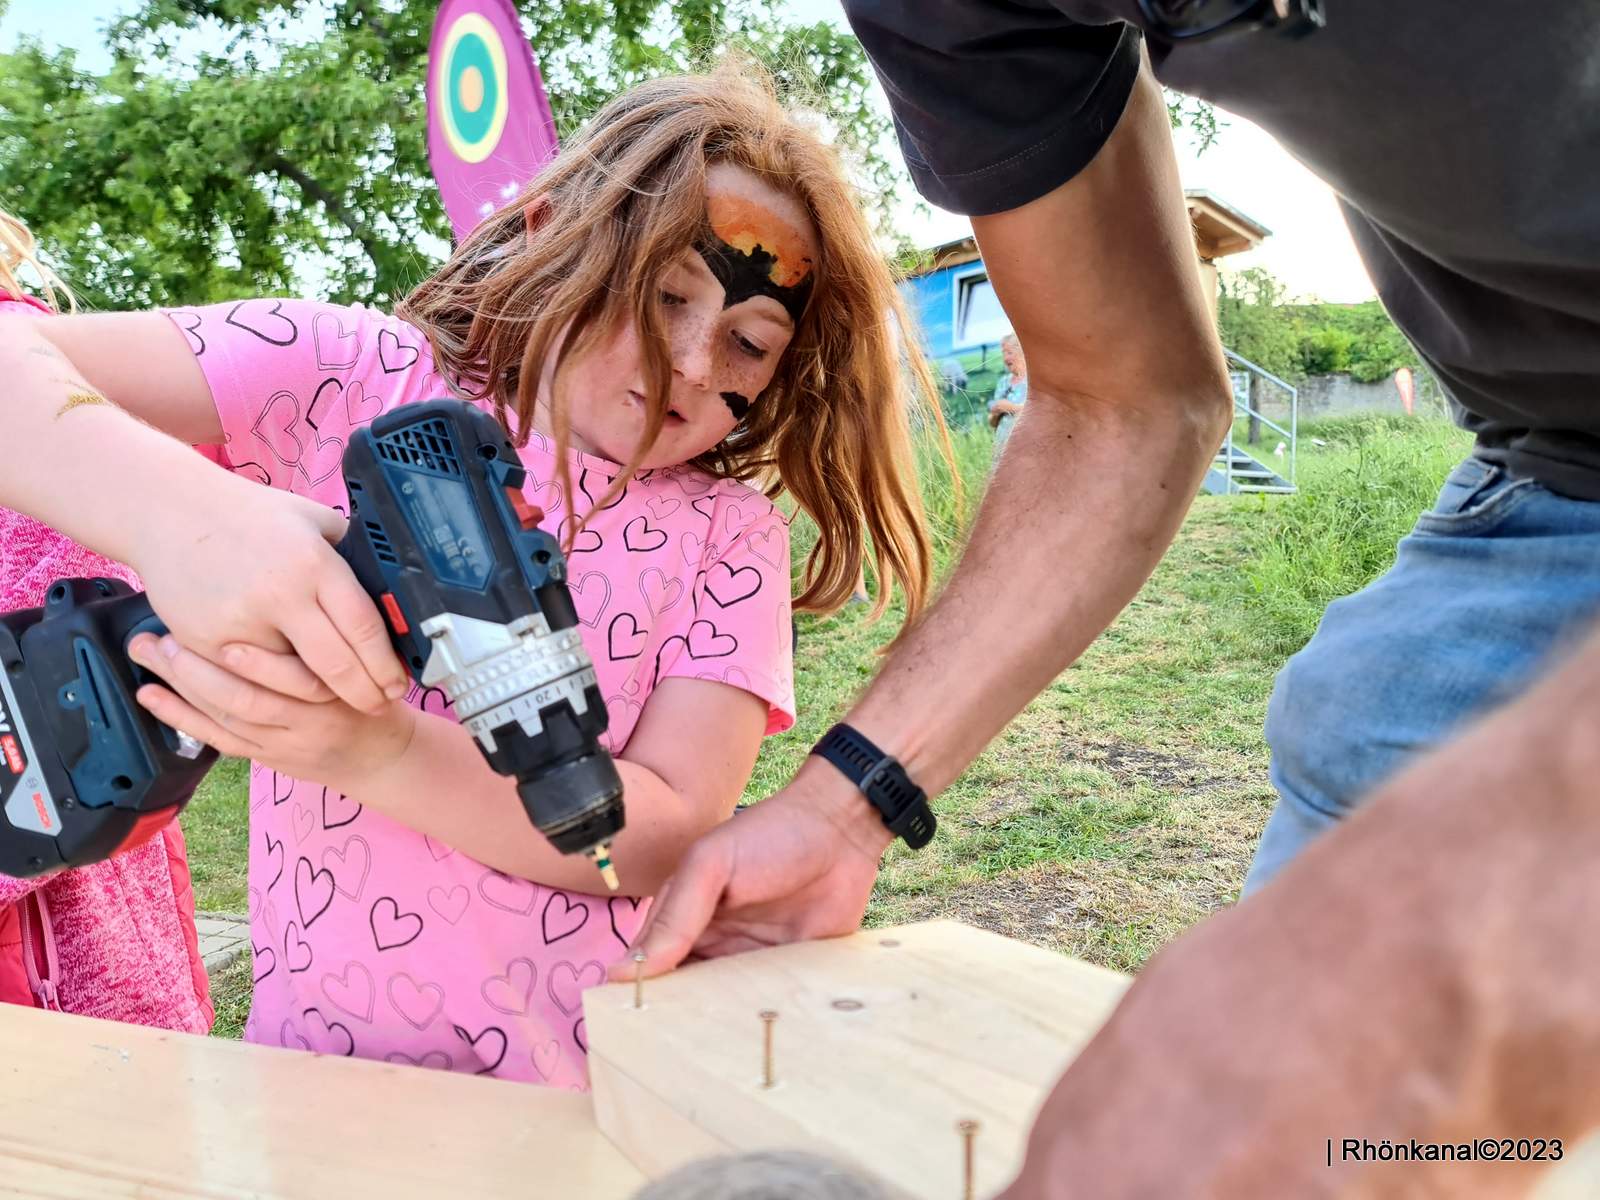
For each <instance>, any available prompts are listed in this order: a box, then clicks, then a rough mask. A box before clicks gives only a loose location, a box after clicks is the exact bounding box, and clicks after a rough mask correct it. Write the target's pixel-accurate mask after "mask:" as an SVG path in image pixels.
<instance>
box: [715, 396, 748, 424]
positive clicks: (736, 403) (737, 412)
mask: <svg viewBox="0 0 1600 1200" xmlns="http://www.w3.org/2000/svg"><path fill="white" fill-rule="evenodd" d="M722 402H723V403H724V404H726V405H727V406H728V411H729V412H731V413H732V414H733V419H734V420H735V421H742V420H744V415H745V413H747V412H749V411H750V397H748V396H741V395H740V394H739V393H738V392H723V393H722Z"/></svg>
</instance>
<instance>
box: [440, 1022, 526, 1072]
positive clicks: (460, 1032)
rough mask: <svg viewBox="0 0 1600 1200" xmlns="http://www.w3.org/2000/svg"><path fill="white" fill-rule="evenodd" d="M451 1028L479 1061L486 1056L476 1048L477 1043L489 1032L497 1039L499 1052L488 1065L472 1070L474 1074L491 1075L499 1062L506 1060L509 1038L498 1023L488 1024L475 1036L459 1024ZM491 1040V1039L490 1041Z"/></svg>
mask: <svg viewBox="0 0 1600 1200" xmlns="http://www.w3.org/2000/svg"><path fill="white" fill-rule="evenodd" d="M451 1028H452V1029H454V1030H455V1031H456V1036H457V1037H458V1038H460V1039H461V1040H462V1041H463V1042H465V1043H466V1044H467V1045H469V1046H471V1047H472V1052H473V1054H475V1055H477V1057H478V1061H479V1062H483V1060H484V1059H485V1058H486V1057H487V1056H486V1055H485V1054H484V1053H483V1052H482V1051H481V1050H479V1049H478V1043H479V1042H481V1041H483V1039H484V1038H486V1037H489V1035H490V1034H493V1035H494V1038H495V1039H498V1040H499V1043H500V1050H499V1053H497V1054H496V1055H495V1059H494V1061H493V1062H492V1063H490V1064H489V1065H488V1066H486V1067H484V1068H483V1070H481V1071H474V1072H473V1074H475V1075H493V1074H494V1073H495V1071H496V1069H498V1068H499V1066H500V1064H501V1063H503V1062H505V1060H506V1050H507V1049H508V1048H509V1047H510V1044H511V1040H510V1039H509V1038H508V1037H506V1031H505V1030H504V1029H501V1028H500V1026H498V1025H490V1026H489V1027H488V1028H486V1029H485V1030H484V1031H483V1032H482V1033H480V1034H478V1036H477V1037H473V1036H472V1035H471V1034H470V1033H468V1032H467V1031H466V1030H465V1029H463V1028H462V1027H461V1026H460V1025H452V1026H451ZM492 1040H493V1039H491V1041H492Z"/></svg>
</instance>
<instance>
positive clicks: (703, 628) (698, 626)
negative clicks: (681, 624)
mask: <svg viewBox="0 0 1600 1200" xmlns="http://www.w3.org/2000/svg"><path fill="white" fill-rule="evenodd" d="M688 645H689V657H690V658H692V659H695V660H696V661H698V660H700V659H703V658H727V657H728V655H730V654H733V653H734V652H735V651H737V650H738V649H739V639H738V638H736V637H734V636H733V634H731V633H722V632H720V631H719V630H718V629H717V627H716V626H715V625H713V624H712V623H711V622H710V621H706V620H699V621H696V622H695V623H694V624H693V625H691V626H689V639H688Z"/></svg>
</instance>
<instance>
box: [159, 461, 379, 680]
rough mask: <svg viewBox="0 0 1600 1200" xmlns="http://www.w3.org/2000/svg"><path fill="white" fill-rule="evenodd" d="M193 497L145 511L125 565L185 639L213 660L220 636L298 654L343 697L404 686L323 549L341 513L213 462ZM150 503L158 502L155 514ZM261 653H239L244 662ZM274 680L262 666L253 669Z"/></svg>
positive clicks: (339, 563) (361, 596)
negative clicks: (214, 468)
mask: <svg viewBox="0 0 1600 1200" xmlns="http://www.w3.org/2000/svg"><path fill="white" fill-rule="evenodd" d="M215 474H216V480H215V485H214V486H213V484H212V482H210V481H209V480H208V482H207V484H206V493H205V496H204V497H203V498H202V500H201V501H200V502H198V503H192V504H188V505H186V506H185V508H184V509H183V511H181V512H174V513H170V514H166V515H165V516H161V517H160V519H155V517H153V518H152V520H151V521H150V527H149V528H150V532H149V534H148V536H147V537H146V538H145V539H144V541H143V543H142V544H141V546H140V547H139V553H138V554H137V556H136V557H135V558H134V560H133V562H132V564H131V565H132V566H133V567H134V569H135V570H136V571H138V572H139V574H140V576H141V577H143V579H144V581H145V586H146V588H147V589H148V591H149V595H150V603H151V605H152V606H153V607H154V608H155V610H156V612H157V613H158V614H159V615H160V616H161V619H162V620H163V621H165V622H166V623H167V626H168V628H169V629H171V631H172V633H173V635H174V636H175V637H176V638H177V640H178V641H179V642H180V643H181V644H182V645H184V646H186V647H188V648H190V649H192V650H194V651H196V652H197V653H199V654H200V655H202V656H204V657H205V658H207V659H209V660H210V661H211V662H213V663H221V662H223V661H225V659H224V652H225V650H226V648H227V647H228V646H230V645H245V646H253V647H258V648H260V649H262V650H266V651H271V652H274V653H278V654H285V653H293V654H295V655H297V656H298V657H299V659H300V661H301V662H303V663H304V664H305V666H306V668H308V669H309V671H310V672H311V674H312V675H313V676H315V677H316V678H317V679H320V680H322V681H323V682H324V683H325V684H326V685H327V686H328V688H329V690H330V691H331V692H332V693H333V694H334V695H336V696H337V697H338V698H339V699H340V700H342V701H344V702H345V703H346V704H348V705H350V706H351V707H352V708H357V709H361V710H362V711H364V712H377V711H379V710H381V709H382V708H383V707H384V705H385V704H386V703H387V699H386V697H387V698H388V699H395V698H398V697H400V696H403V695H404V694H405V692H406V687H407V683H408V680H407V676H406V671H405V668H404V666H402V665H401V663H400V660H399V658H398V657H396V655H395V652H394V648H393V647H392V646H391V644H390V642H389V635H388V631H387V630H386V629H385V627H384V623H383V617H382V616H381V615H380V614H379V612H378V609H377V606H376V605H375V604H373V602H372V599H371V597H369V596H368V595H367V594H366V593H365V592H364V591H363V590H362V589H361V585H360V584H359V583H357V582H356V577H355V575H354V574H353V573H352V572H351V570H350V568H349V566H348V565H347V564H346V563H345V562H344V560H343V559H341V558H340V557H339V555H338V553H337V552H336V551H335V550H334V549H333V543H334V542H336V541H338V539H339V538H341V537H342V536H343V535H344V530H345V526H346V522H345V520H344V518H343V517H341V516H340V515H339V514H338V513H337V512H335V511H334V510H333V509H331V508H327V507H326V506H324V505H321V504H317V503H315V502H313V501H310V500H307V499H305V498H304V497H301V496H295V495H292V494H290V493H287V492H278V491H273V490H270V489H268V488H263V487H259V486H257V485H255V484H253V483H247V482H245V481H244V480H241V479H237V478H236V477H234V476H230V475H227V474H224V473H223V472H220V471H218V472H216V473H215ZM158 515H159V514H158ZM259 661H263V660H260V659H256V658H247V659H246V660H245V666H244V667H242V668H241V674H244V675H246V677H247V678H249V677H251V676H249V674H248V671H249V664H250V663H252V662H259ZM256 682H258V683H260V684H262V685H263V686H265V687H268V688H271V687H273V686H274V685H273V681H272V680H271V679H270V678H261V679H256Z"/></svg>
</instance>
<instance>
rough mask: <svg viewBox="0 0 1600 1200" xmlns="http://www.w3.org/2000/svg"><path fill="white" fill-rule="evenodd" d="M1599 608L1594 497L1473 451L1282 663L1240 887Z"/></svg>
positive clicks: (1503, 691) (1524, 672)
mask: <svg viewBox="0 0 1600 1200" xmlns="http://www.w3.org/2000/svg"><path fill="white" fill-rule="evenodd" d="M1597 616H1600V503H1594V502H1590V501H1583V500H1572V499H1569V498H1567V497H1564V496H1560V495H1557V494H1556V493H1554V492H1551V491H1550V490H1549V489H1547V488H1545V487H1544V486H1542V485H1541V484H1538V483H1536V482H1534V481H1533V480H1531V479H1522V478H1517V477H1514V476H1510V475H1508V474H1507V473H1506V471H1505V470H1504V468H1502V467H1498V466H1495V465H1493V464H1491V463H1487V462H1484V461H1483V460H1481V459H1478V458H1469V459H1467V460H1466V462H1464V463H1462V464H1461V465H1460V466H1458V467H1457V468H1456V469H1455V470H1454V471H1453V472H1451V474H1450V478H1449V479H1448V480H1446V481H1445V485H1444V490H1443V491H1441V492H1440V493H1439V499H1438V502H1437V503H1436V504H1435V505H1434V507H1433V508H1432V509H1430V510H1429V511H1428V512H1425V513H1423V514H1422V516H1421V517H1419V518H1418V519H1417V524H1416V528H1415V529H1413V530H1412V531H1411V533H1410V534H1408V535H1407V536H1406V537H1405V538H1404V539H1402V540H1401V542H1400V551H1399V555H1398V557H1397V558H1396V559H1395V563H1394V566H1393V567H1391V568H1390V569H1389V571H1388V572H1387V573H1386V574H1384V575H1383V576H1381V577H1380V578H1379V579H1377V580H1376V581H1374V582H1373V583H1371V584H1370V585H1368V586H1367V587H1366V588H1364V589H1363V590H1361V591H1359V592H1357V593H1355V594H1354V595H1353V596H1345V597H1343V598H1341V599H1339V600H1335V601H1334V602H1333V603H1332V604H1330V605H1329V606H1328V611H1327V612H1326V613H1325V614H1324V615H1323V618H1322V623H1321V625H1319V626H1318V628H1317V632H1316V636H1315V637H1313V638H1312V639H1311V641H1310V642H1309V643H1307V645H1306V647H1305V649H1303V650H1301V651H1300V653H1298V654H1296V655H1295V656H1294V657H1293V658H1291V659H1290V660H1289V661H1288V663H1286V664H1285V665H1284V668H1283V670H1282V671H1280V672H1279V673H1278V679H1277V683H1276V685H1275V686H1274V687H1273V691H1272V700H1271V702H1270V703H1269V704H1268V706H1267V744H1268V745H1269V746H1270V747H1271V750H1272V783H1273V786H1274V787H1275V788H1277V790H1278V806H1277V808H1276V809H1275V810H1274V811H1273V813H1272V817H1271V819H1270V820H1268V822H1267V827H1266V830H1265V831H1264V832H1263V833H1262V835H1261V844H1260V845H1259V846H1258V847H1257V848H1256V857H1255V862H1254V863H1253V864H1252V866H1251V868H1250V874H1249V876H1248V878H1247V879H1246V880H1245V885H1244V892H1245V894H1246V895H1248V894H1249V893H1250V892H1252V891H1254V890H1255V889H1256V888H1258V887H1260V886H1261V885H1262V884H1264V883H1266V882H1267V880H1268V879H1270V878H1271V877H1272V876H1273V875H1274V874H1276V873H1277V872H1278V871H1279V870H1280V869H1281V868H1282V867H1283V866H1284V865H1285V864H1286V863H1288V861H1289V860H1290V859H1292V858H1293V857H1294V856H1295V855H1296V854H1298V853H1299V852H1300V851H1301V850H1302V849H1304V848H1305V846H1306V845H1307V843H1309V842H1310V841H1311V840H1312V839H1313V838H1314V837H1316V836H1317V835H1318V834H1319V833H1322V832H1323V831H1324V830H1326V829H1330V828H1332V827H1333V825H1334V823H1335V822H1337V821H1338V820H1339V819H1340V818H1341V817H1343V816H1344V815H1345V814H1346V813H1348V812H1349V811H1350V809H1351V808H1352V807H1353V806H1354V805H1356V804H1358V803H1360V801H1361V800H1362V799H1363V798H1364V797H1365V796H1366V795H1367V794H1368V793H1369V792H1370V791H1372V789H1373V788H1374V787H1376V786H1377V785H1378V784H1379V783H1381V782H1382V781H1383V780H1384V779H1385V778H1387V777H1388V776H1389V775H1390V774H1391V773H1392V772H1393V771H1395V770H1396V769H1397V768H1399V767H1400V766H1402V765H1404V763H1405V762H1406V760H1407V759H1409V758H1410V757H1411V756H1412V755H1414V754H1417V753H1418V752H1421V751H1425V750H1427V749H1429V748H1430V747H1432V746H1434V745H1436V744H1437V743H1439V742H1440V741H1441V740H1443V739H1445V738H1448V737H1449V736H1450V735H1451V733H1452V732H1454V731H1455V730H1456V729H1457V728H1458V727H1459V726H1460V725H1462V723H1463V722H1465V721H1467V720H1469V719H1470V718H1472V717H1474V716H1476V715H1477V714H1479V713H1482V712H1484V711H1485V710H1487V709H1490V708H1494V707H1496V706H1498V705H1500V704H1502V703H1504V702H1505V701H1507V700H1509V699H1510V698H1511V697H1513V696H1514V695H1516V694H1517V693H1518V692H1519V691H1521V690H1522V689H1523V688H1524V687H1525V686H1526V685H1527V684H1529V683H1530V682H1531V681H1532V680H1533V678H1534V677H1535V676H1537V675H1538V674H1539V673H1540V671H1541V670H1542V669H1543V668H1544V667H1545V666H1546V665H1548V660H1551V659H1552V658H1554V657H1559V655H1560V654H1561V652H1562V649H1563V648H1564V647H1567V646H1570V644H1571V640H1573V639H1576V638H1577V637H1578V636H1580V635H1581V634H1582V633H1583V632H1585V630H1586V629H1587V628H1588V627H1589V626H1590V625H1591V624H1592V623H1593V621H1594V620H1595V618H1596V617H1597ZM1506 799H1507V801H1508V802H1510V801H1511V800H1512V799H1513V797H1507V798H1506Z"/></svg>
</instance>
